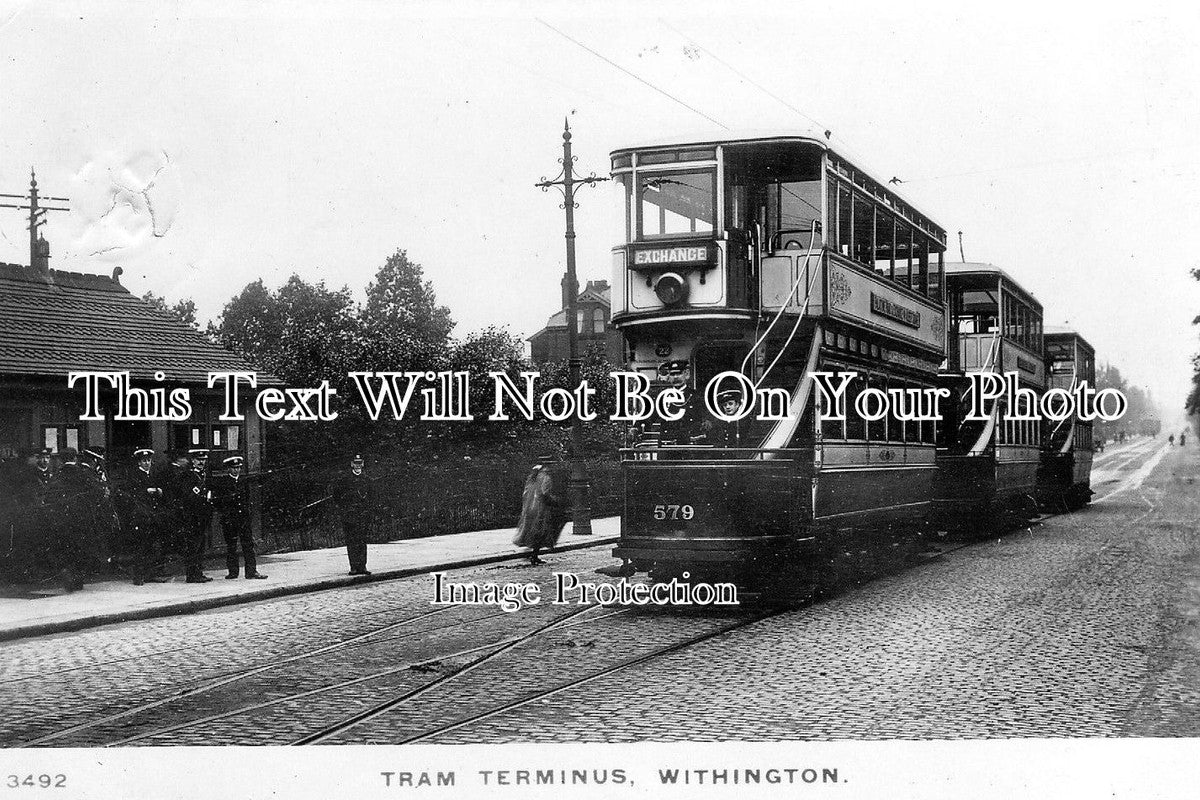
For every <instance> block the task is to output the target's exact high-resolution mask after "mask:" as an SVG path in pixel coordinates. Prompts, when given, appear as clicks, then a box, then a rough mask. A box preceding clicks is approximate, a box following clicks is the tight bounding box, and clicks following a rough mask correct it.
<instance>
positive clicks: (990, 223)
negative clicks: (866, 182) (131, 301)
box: [0, 0, 1200, 410]
mask: <svg viewBox="0 0 1200 800" xmlns="http://www.w3.org/2000/svg"><path fill="white" fill-rule="evenodd" d="M591 5H596V6H599V8H597V9H592V8H591ZM1083 7H1084V6H1082V5H1080V4H1075V3H1071V4H1063V5H1061V6H1059V5H1056V4H1054V3H1050V2H1042V3H1036V4H1034V3H1028V4H1026V3H1022V2H1017V3H1006V4H1005V5H1004V8H1003V13H995V14H988V15H985V14H981V13H977V12H975V11H972V10H970V9H969V8H968V7H967V6H966V4H941V3H909V4H900V3H889V4H881V3H840V4H838V6H837V8H836V9H833V10H831V9H829V8H826V7H825V5H824V4H822V5H821V6H818V5H815V4H803V3H786V4H784V3H780V4H772V3H760V4H757V5H755V6H754V9H753V12H751V11H749V10H747V9H742V10H737V11H730V10H729V9H730V8H732V7H730V6H721V5H716V4H707V3H697V2H691V3H686V4H680V3H636V4H632V3H611V4H605V5H603V6H600V4H575V3H569V2H555V3H538V2H530V3H520V4H517V3H491V4H486V5H485V4H482V3H462V2H459V3H453V2H446V3H439V4H425V3H396V4H384V3H321V4H317V3H265V4H257V5H253V6H249V5H247V6H243V5H241V4H233V3H216V2H213V3H169V2H164V3H155V4H133V3H121V2H105V3H91V2H87V3H75V2H45V1H42V2H37V3H34V2H12V0H0V192H4V193H10V194H17V193H22V192H24V191H26V190H27V188H28V181H29V170H30V167H31V166H32V167H36V169H37V175H38V183H39V189H40V191H42V192H43V193H45V194H49V195H54V196H63V197H68V198H69V199H70V202H69V205H70V211H68V212H50V213H49V214H48V218H49V221H48V223H47V224H46V226H45V227H44V228H43V231H44V233H45V236H46V238H47V239H48V240H49V241H50V245H51V266H53V267H54V268H56V269H64V270H72V271H80V272H94V273H110V272H111V271H112V269H113V268H114V267H116V266H120V267H121V268H122V269H123V270H124V275H123V276H122V281H123V283H124V284H125V285H126V286H128V287H129V288H130V289H131V290H132V291H134V292H136V293H138V294H142V293H144V292H146V291H153V292H154V293H156V294H158V295H163V296H165V297H167V298H168V300H170V301H175V300H179V299H181V298H191V299H193V300H194V301H195V302H196V303H197V305H198V307H199V311H200V316H201V317H202V318H203V319H206V320H207V319H211V318H213V317H215V316H217V315H218V314H219V313H220V311H221V308H222V307H223V305H224V303H225V302H227V301H228V300H229V298H230V297H232V296H233V295H235V294H236V293H237V292H238V291H240V289H241V288H242V287H243V286H245V285H246V284H247V283H249V282H251V281H253V280H256V279H258V278H260V277H261V278H262V279H263V280H264V281H265V282H266V284H267V285H268V286H270V287H275V286H278V285H280V284H281V283H282V282H283V281H285V280H286V279H287V277H288V276H289V275H291V274H293V273H296V274H299V275H300V276H301V277H303V278H304V279H306V280H309V281H316V280H324V281H325V282H326V283H327V284H329V285H332V286H341V285H348V286H350V287H351V288H352V289H354V290H355V292H356V293H357V294H358V296H359V297H361V296H362V292H363V289H364V287H365V286H366V284H367V283H368V282H369V281H370V280H371V277H372V276H373V274H374V273H375V271H376V270H377V269H378V268H379V267H380V266H381V265H382V264H383V263H384V261H385V259H386V258H387V256H388V255H389V254H391V253H392V252H394V251H395V250H397V249H405V250H407V251H408V255H409V257H410V258H411V259H413V260H415V261H417V262H419V263H420V264H421V265H422V266H423V267H424V269H425V273H426V277H427V278H428V279H429V280H431V281H432V282H433V285H434V289H435V290H436V292H437V296H438V298H439V300H440V301H441V302H442V303H444V304H446V305H448V306H449V307H450V309H451V313H452V315H453V317H454V319H455V320H456V321H457V323H458V326H457V328H456V331H455V332H456V334H457V335H459V336H463V335H466V334H467V333H469V332H471V331H473V330H478V329H480V328H483V327H485V326H488V325H503V326H507V327H508V328H509V329H510V330H511V331H513V332H514V333H519V334H521V335H522V336H528V335H530V334H532V333H534V332H536V331H537V330H538V329H539V328H540V327H541V326H542V325H544V324H545V321H546V318H547V317H548V316H550V314H552V313H553V312H554V311H555V310H557V308H558V306H559V301H560V288H559V282H560V280H561V277H562V270H563V265H564V239H563V212H562V210H561V208H560V207H559V204H560V202H561V197H559V196H558V194H557V193H555V192H553V191H551V192H549V193H543V192H542V191H540V190H539V189H537V188H536V187H535V186H534V184H535V182H537V181H538V180H540V179H542V178H543V177H548V178H553V177H554V176H555V175H556V174H557V171H558V169H559V164H558V163H557V159H558V158H559V157H560V156H561V143H562V140H561V132H562V127H563V122H564V119H566V120H569V121H570V125H571V129H572V132H573V136H574V138H573V145H574V147H575V153H576V155H577V156H578V163H577V165H576V166H577V169H579V170H580V171H582V172H583V173H585V174H586V173H590V172H593V171H594V172H595V173H597V174H598V175H606V174H607V170H608V153H609V152H610V151H611V150H613V149H615V148H618V147H621V146H627V145H630V144H635V143H638V142H641V141H644V140H648V139H654V138H656V137H662V136H670V135H674V134H678V133H692V132H696V131H723V129H725V128H728V129H733V130H743V129H795V130H798V131H805V130H809V129H816V130H818V131H824V130H830V131H831V132H832V137H831V141H832V143H833V145H834V147H835V148H837V149H839V150H841V151H843V152H845V153H846V154H847V155H848V156H850V157H852V158H855V157H857V158H858V159H859V160H860V161H862V162H863V163H864V166H867V167H868V168H872V169H873V170H875V171H876V173H877V177H880V178H882V179H885V180H886V179H888V178H890V177H892V176H895V177H898V178H900V179H901V180H902V181H903V183H902V184H900V185H899V186H900V189H901V191H902V193H903V194H904V196H905V197H906V198H907V199H909V200H910V201H911V202H913V203H914V204H915V205H916V206H917V207H918V208H919V209H921V210H922V211H923V212H925V213H926V214H928V215H929V216H930V217H932V218H933V219H934V220H935V221H936V222H937V223H938V224H939V225H941V226H942V227H943V228H944V229H945V230H946V231H947V232H948V237H949V241H950V248H949V249H950V255H953V256H954V260H957V251H958V245H957V232H958V231H962V232H963V250H964V252H965V255H966V257H967V260H970V261H986V262H991V263H993V264H996V265H998V266H1001V267H1003V268H1004V269H1005V270H1006V271H1008V272H1009V273H1010V274H1012V275H1013V276H1014V277H1016V278H1017V279H1018V280H1019V281H1021V282H1022V284H1023V285H1024V286H1025V287H1026V288H1027V289H1029V290H1030V291H1031V292H1032V293H1033V294H1034V295H1035V296H1036V297H1037V298H1038V299H1039V300H1040V301H1041V303H1042V304H1043V306H1044V307H1045V314H1046V322H1047V323H1049V324H1070V325H1072V326H1073V327H1075V328H1076V329H1078V330H1079V331H1080V332H1081V333H1083V335H1084V336H1085V337H1086V338H1087V339H1088V340H1089V341H1091V342H1092V344H1093V345H1095V346H1096V349H1097V353H1098V359H1099V360H1100V361H1101V362H1105V361H1108V362H1112V363H1114V364H1116V365H1117V366H1118V367H1120V369H1121V370H1122V372H1123V373H1124V374H1125V375H1126V376H1127V377H1129V378H1130V379H1131V380H1132V381H1133V382H1135V383H1137V384H1140V385H1144V386H1147V387H1149V388H1150V389H1151V390H1152V391H1153V392H1154V395H1155V397H1156V399H1158V400H1159V401H1160V402H1162V404H1163V405H1164V406H1165V407H1167V409H1168V410H1171V409H1177V408H1179V407H1180V406H1181V404H1182V401H1183V398H1184V397H1185V396H1186V393H1187V391H1188V387H1189V383H1190V377H1191V372H1192V368H1191V364H1190V361H1191V357H1192V355H1193V354H1194V353H1195V352H1196V351H1198V350H1200V340H1198V338H1197V333H1198V331H1200V329H1197V328H1194V327H1193V326H1192V324H1191V322H1192V319H1193V318H1194V317H1196V316H1197V315H1198V314H1200V282H1197V281H1196V280H1193V279H1192V278H1191V277H1190V275H1189V270H1190V269H1192V268H1195V267H1200V258H1197V256H1196V254H1197V253H1198V252H1200V225H1198V224H1197V220H1196V216H1197V213H1198V211H1200V52H1198V51H1200V48H1197V47H1196V46H1195V42H1196V41H1197V40H1198V35H1200V11H1197V10H1196V9H1195V8H1193V7H1190V6H1188V5H1185V4H1182V3H1179V4H1175V3H1159V2H1139V3H1136V4H1123V5H1117V4H1112V5H1108V4H1104V3H1099V4H1088V5H1087V6H1086V7H1087V9H1088V10H1087V13H1086V15H1083V14H1080V13H1079V12H1078V11H1077V10H1076V9H1078V8H1083ZM577 200H578V203H579V208H578V209H577V211H576V224H577V229H578V239H577V253H578V262H579V274H580V279H581V281H582V280H586V279H610V274H609V273H610V264H611V258H610V255H609V253H610V248H611V246H612V245H613V244H614V243H615V233H614V232H615V231H616V230H617V226H616V223H615V211H616V203H615V202H614V199H613V197H612V196H611V190H610V189H609V188H608V187H607V186H606V185H604V184H601V185H599V186H597V187H596V188H592V189H587V188H585V189H582V190H581V191H580V193H579V196H578V197H577ZM0 261H5V262H13V263H27V261H28V233H27V231H26V220H25V219H24V218H23V217H22V216H21V212H19V211H16V210H12V209H0Z"/></svg>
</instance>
